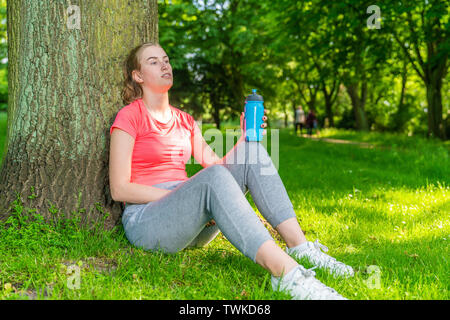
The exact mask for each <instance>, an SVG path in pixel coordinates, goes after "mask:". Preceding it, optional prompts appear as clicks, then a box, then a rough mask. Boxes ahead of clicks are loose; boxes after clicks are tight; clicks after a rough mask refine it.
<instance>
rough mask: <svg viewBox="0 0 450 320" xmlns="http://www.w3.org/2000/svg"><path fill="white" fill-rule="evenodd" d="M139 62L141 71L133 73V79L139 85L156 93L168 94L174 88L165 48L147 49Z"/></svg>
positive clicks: (153, 47)
mask: <svg viewBox="0 0 450 320" xmlns="http://www.w3.org/2000/svg"><path fill="white" fill-rule="evenodd" d="M139 60H140V64H141V70H140V71H138V70H134V71H133V78H134V80H135V81H136V82H137V83H139V84H140V85H141V86H142V87H147V88H148V89H150V90H151V91H153V92H156V93H164V92H167V91H168V90H169V89H170V88H171V87H172V84H173V78H172V66H171V65H170V62H169V57H168V56H167V54H166V52H165V51H164V49H163V48H161V47H157V46H150V47H146V48H144V50H143V51H142V52H141V54H140V57H139Z"/></svg>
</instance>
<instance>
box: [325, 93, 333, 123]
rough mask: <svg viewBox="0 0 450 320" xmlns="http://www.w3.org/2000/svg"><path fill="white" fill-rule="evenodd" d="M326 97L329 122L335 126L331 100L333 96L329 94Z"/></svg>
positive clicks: (326, 111)
mask: <svg viewBox="0 0 450 320" xmlns="http://www.w3.org/2000/svg"><path fill="white" fill-rule="evenodd" d="M324 98H325V114H326V115H327V118H328V124H329V126H330V127H334V119H333V118H334V117H333V108H332V107H333V104H332V102H331V97H330V96H328V95H324Z"/></svg>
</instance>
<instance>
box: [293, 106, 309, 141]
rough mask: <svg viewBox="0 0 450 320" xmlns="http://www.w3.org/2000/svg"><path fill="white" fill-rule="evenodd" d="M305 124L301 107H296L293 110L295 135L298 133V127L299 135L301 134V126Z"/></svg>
mask: <svg viewBox="0 0 450 320" xmlns="http://www.w3.org/2000/svg"><path fill="white" fill-rule="evenodd" d="M305 123H306V117H305V111H303V108H302V106H298V107H297V109H295V134H297V132H298V127H300V135H302V134H303V126H304V125H305Z"/></svg>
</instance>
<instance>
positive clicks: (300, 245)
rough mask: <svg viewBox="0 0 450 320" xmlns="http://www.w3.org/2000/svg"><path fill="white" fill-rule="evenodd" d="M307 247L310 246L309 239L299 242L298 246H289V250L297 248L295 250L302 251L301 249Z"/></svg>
mask: <svg viewBox="0 0 450 320" xmlns="http://www.w3.org/2000/svg"><path fill="white" fill-rule="evenodd" d="M307 247H308V241H306V242H303V243H302V244H299V245H298V246H296V247H292V248H289V251H291V250H295V251H299V252H300V251H303V250H305V249H306V248H307Z"/></svg>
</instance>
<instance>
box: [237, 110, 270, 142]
mask: <svg viewBox="0 0 450 320" xmlns="http://www.w3.org/2000/svg"><path fill="white" fill-rule="evenodd" d="M267 113H268V111H267V109H264V116H263V117H262V120H263V124H261V128H266V127H267V123H266V121H267V116H266V114H267ZM244 116H245V112H242V113H241V119H240V121H241V138H240V139H239V140H243V139H245V120H244ZM266 131H267V130H266V129H264V130H263V132H262V134H263V135H265V134H266V133H267V132H266Z"/></svg>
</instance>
